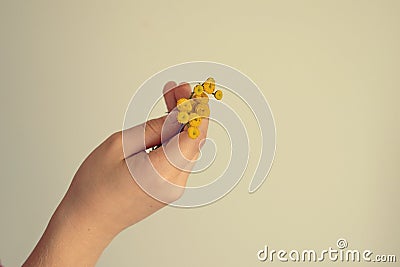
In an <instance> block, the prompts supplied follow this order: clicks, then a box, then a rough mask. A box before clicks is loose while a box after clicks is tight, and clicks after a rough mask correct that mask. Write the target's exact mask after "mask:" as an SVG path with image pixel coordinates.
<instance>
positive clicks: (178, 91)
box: [122, 82, 191, 158]
mask: <svg viewBox="0 0 400 267" xmlns="http://www.w3.org/2000/svg"><path fill="white" fill-rule="evenodd" d="M163 93H164V101H165V104H166V106H167V109H168V112H171V113H170V114H169V115H168V116H163V117H160V118H157V119H152V120H149V121H147V122H145V123H143V124H140V125H137V126H134V127H132V128H129V129H126V130H124V131H123V134H122V136H123V146H124V158H127V157H130V156H131V155H133V154H135V153H138V152H140V151H143V150H145V149H147V148H150V147H154V146H156V145H160V144H161V143H162V142H164V141H167V140H169V139H170V138H171V137H172V136H174V135H176V134H177V133H178V131H179V128H180V124H179V123H178V122H177V120H176V110H175V111H174V110H173V109H174V108H175V107H176V102H177V100H178V99H180V98H182V97H185V98H188V97H189V96H190V93H191V88H190V85H189V84H187V83H183V84H180V85H179V86H177V85H176V83H175V82H168V83H166V84H165V86H164V89H163Z"/></svg>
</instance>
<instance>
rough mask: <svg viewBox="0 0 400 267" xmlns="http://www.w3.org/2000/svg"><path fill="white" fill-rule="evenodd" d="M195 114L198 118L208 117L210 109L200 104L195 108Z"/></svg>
mask: <svg viewBox="0 0 400 267" xmlns="http://www.w3.org/2000/svg"><path fill="white" fill-rule="evenodd" d="M196 113H197V115H199V116H200V117H208V116H210V108H209V107H208V105H206V104H202V103H200V104H198V105H197V106H196Z"/></svg>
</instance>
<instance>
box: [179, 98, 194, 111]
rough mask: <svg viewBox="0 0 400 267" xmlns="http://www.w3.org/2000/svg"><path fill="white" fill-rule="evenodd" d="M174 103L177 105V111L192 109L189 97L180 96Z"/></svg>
mask: <svg viewBox="0 0 400 267" xmlns="http://www.w3.org/2000/svg"><path fill="white" fill-rule="evenodd" d="M176 105H177V107H178V110H179V111H187V112H189V111H191V110H192V103H191V101H190V100H189V99H186V98H180V99H179V100H178V101H177V102H176Z"/></svg>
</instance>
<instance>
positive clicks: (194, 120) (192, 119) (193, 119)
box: [189, 113, 201, 127]
mask: <svg viewBox="0 0 400 267" xmlns="http://www.w3.org/2000/svg"><path fill="white" fill-rule="evenodd" d="M200 123H201V117H200V116H199V115H197V114H196V113H190V115H189V124H190V126H194V127H197V126H199V125H200Z"/></svg>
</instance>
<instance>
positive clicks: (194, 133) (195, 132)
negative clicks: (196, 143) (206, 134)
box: [187, 126, 200, 139]
mask: <svg viewBox="0 0 400 267" xmlns="http://www.w3.org/2000/svg"><path fill="white" fill-rule="evenodd" d="M187 131H188V136H189V137H190V138H192V139H196V138H197V137H199V135H200V130H199V128H197V127H194V126H190V127H189V128H188V130H187Z"/></svg>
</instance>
